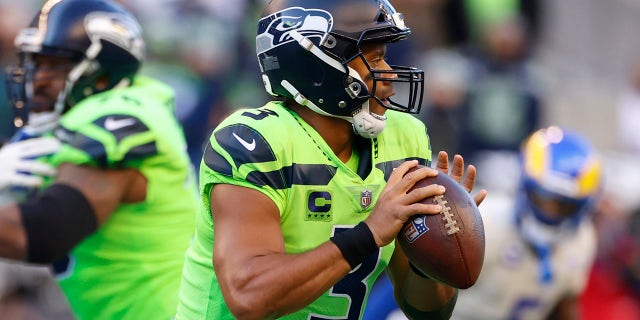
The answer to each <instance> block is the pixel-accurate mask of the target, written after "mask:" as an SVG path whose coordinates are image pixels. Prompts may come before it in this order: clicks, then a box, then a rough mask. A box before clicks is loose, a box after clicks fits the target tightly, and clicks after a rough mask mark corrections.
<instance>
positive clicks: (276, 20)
mask: <svg viewBox="0 0 640 320" xmlns="http://www.w3.org/2000/svg"><path fill="white" fill-rule="evenodd" d="M258 25H259V30H258V31H259V33H258V35H257V36H256V47H257V50H256V51H257V53H258V54H261V53H263V52H265V51H269V50H271V49H273V48H275V47H278V46H281V45H283V44H286V43H289V42H291V41H294V39H293V37H292V36H291V31H294V30H295V31H297V32H298V33H300V34H301V35H302V36H304V37H307V38H314V37H316V38H318V39H322V37H324V35H325V34H327V33H329V31H331V28H332V26H333V17H332V16H331V14H330V13H329V12H328V11H325V10H320V9H305V8H300V7H293V8H287V9H284V10H282V11H278V12H276V13H274V14H272V15H270V16H268V17H264V18H262V19H260V21H259V24H258Z"/></svg>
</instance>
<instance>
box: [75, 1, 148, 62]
mask: <svg viewBox="0 0 640 320" xmlns="http://www.w3.org/2000/svg"><path fill="white" fill-rule="evenodd" d="M84 24H85V29H86V31H87V35H88V36H89V37H90V38H92V39H104V40H106V41H109V42H110V43H113V44H114V45H117V46H119V47H120V48H122V49H125V50H127V52H129V53H131V54H132V55H133V56H134V57H136V58H137V59H139V60H142V59H143V57H144V41H142V37H141V34H142V29H141V27H140V25H139V24H138V23H137V22H136V21H135V20H133V19H132V18H131V17H130V16H128V15H124V14H122V13H109V12H94V13H90V14H88V15H87V16H86V17H85V19H84Z"/></svg>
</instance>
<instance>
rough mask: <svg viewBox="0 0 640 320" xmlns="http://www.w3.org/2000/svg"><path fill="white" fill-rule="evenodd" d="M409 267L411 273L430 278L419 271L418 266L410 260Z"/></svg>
mask: <svg viewBox="0 0 640 320" xmlns="http://www.w3.org/2000/svg"><path fill="white" fill-rule="evenodd" d="M409 268H411V270H413V273H415V274H417V275H418V276H420V277H422V278H425V279H432V278H431V277H430V276H429V275H428V274H426V273H424V272H422V271H420V269H418V267H416V266H415V265H414V264H413V263H411V261H409Z"/></svg>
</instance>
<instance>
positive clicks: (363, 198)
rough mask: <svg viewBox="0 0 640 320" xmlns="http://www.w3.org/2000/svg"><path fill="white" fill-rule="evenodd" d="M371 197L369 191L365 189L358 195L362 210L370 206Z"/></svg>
mask: <svg viewBox="0 0 640 320" xmlns="http://www.w3.org/2000/svg"><path fill="white" fill-rule="evenodd" d="M372 195H373V194H372V193H371V191H370V190H367V189H365V190H364V191H362V192H361V193H360V205H361V206H362V208H367V207H368V206H370V205H371V197H372Z"/></svg>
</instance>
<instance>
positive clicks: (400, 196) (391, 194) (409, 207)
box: [365, 160, 445, 247]
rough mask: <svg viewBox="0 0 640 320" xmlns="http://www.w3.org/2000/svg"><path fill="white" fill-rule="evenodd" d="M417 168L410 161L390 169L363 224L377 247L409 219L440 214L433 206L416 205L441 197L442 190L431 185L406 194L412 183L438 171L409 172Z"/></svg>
mask: <svg viewBox="0 0 640 320" xmlns="http://www.w3.org/2000/svg"><path fill="white" fill-rule="evenodd" d="M417 165H418V161H416V160H412V161H407V162H404V163H402V164H401V165H399V166H398V167H397V168H395V169H394V171H393V173H391V175H390V176H389V180H388V181H387V185H386V186H385V188H384V189H383V190H382V193H381V194H380V198H379V199H378V201H377V202H376V205H375V207H374V208H373V211H372V212H371V214H370V215H369V217H368V218H367V219H366V220H365V223H366V224H367V226H369V229H370V230H371V233H372V234H373V237H374V239H375V240H376V244H377V245H378V246H379V247H382V246H385V245H387V244H389V243H391V241H393V240H394V239H395V238H396V235H397V234H398V232H400V229H401V228H402V226H403V224H404V223H405V222H406V221H407V220H408V219H409V218H410V217H411V216H413V215H415V214H419V213H420V214H438V213H440V211H441V210H442V207H440V206H439V205H437V204H424V203H420V201H421V200H422V199H425V198H428V197H432V196H437V195H441V194H443V193H444V191H445V189H444V187H443V186H441V185H437V184H432V185H429V186H426V187H423V188H416V189H413V190H411V192H409V190H410V189H411V188H412V187H413V186H414V185H415V184H416V182H418V181H420V180H422V179H424V178H427V177H433V176H436V175H438V171H436V170H435V169H433V168H429V167H423V168H420V169H418V170H414V171H411V172H409V170H410V169H412V168H414V167H415V166H417Z"/></svg>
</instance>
